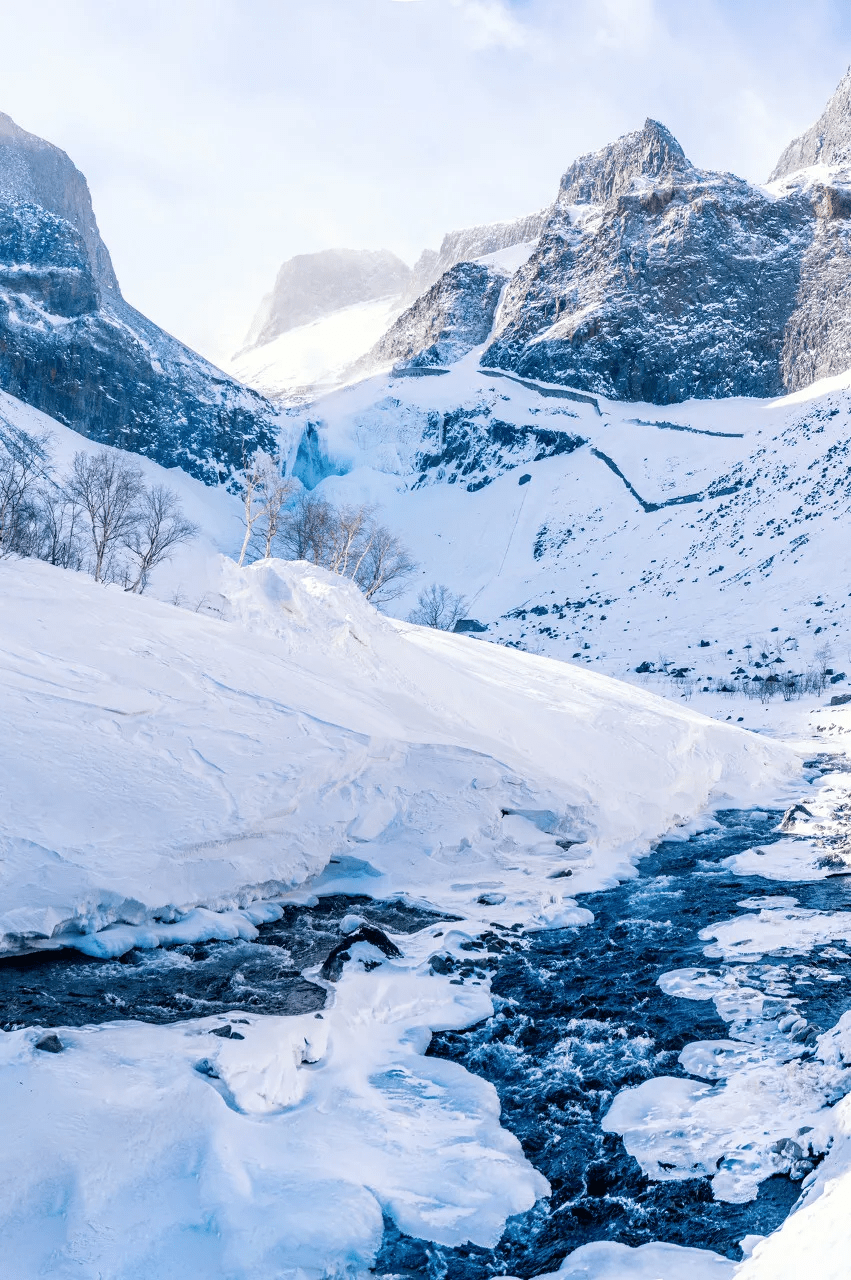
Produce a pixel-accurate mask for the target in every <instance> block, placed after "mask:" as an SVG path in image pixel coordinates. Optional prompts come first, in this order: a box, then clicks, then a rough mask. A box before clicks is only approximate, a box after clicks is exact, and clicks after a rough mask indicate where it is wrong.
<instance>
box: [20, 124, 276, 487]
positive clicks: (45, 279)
mask: <svg viewBox="0 0 851 1280" xmlns="http://www.w3.org/2000/svg"><path fill="white" fill-rule="evenodd" d="M0 387H2V389H3V390H5V391H8V392H10V393H11V394H12V395H14V396H17V397H18V399H20V400H23V401H24V402H25V403H27V404H31V405H33V406H35V408H37V409H40V410H42V412H44V413H47V414H49V415H50V416H51V417H53V418H56V419H58V420H59V421H60V422H63V423H65V424H66V425H67V426H69V427H73V428H74V430H76V431H79V432H81V434H83V435H85V436H89V437H90V438H91V439H94V440H99V441H102V442H103V443H106V444H113V445H118V446H120V447H121V448H124V449H131V450H133V451H134V452H137V453H142V454H145V455H146V456H147V457H150V458H153V459H154V460H155V461H157V462H160V463H162V464H163V465H165V466H181V467H183V468H184V470H186V471H188V472H190V473H191V474H193V475H196V476H198V477H199V478H201V479H203V480H205V481H207V482H208V483H215V482H217V481H218V480H220V479H222V478H224V477H226V476H228V475H229V474H230V471H231V469H232V468H233V467H234V466H239V465H240V464H241V461H242V457H243V454H244V452H246V451H248V452H253V450H254V448H256V447H257V446H258V445H265V446H266V447H269V446H271V444H272V442H273V441H274V439H275V436H276V431H277V414H276V411H275V410H274V409H273V408H272V406H271V405H270V404H269V403H268V402H267V401H266V400H264V399H263V397H262V396H260V395H258V394H257V393H256V392H255V391H252V390H250V389H249V388H247V387H243V386H240V385H239V384H238V383H237V382H234V381H233V380H232V379H231V378H228V377H227V376H226V375H225V374H224V373H222V372H221V371H220V370H218V369H216V368H214V366H213V365H211V364H209V363H208V362H207V361H206V360H204V359H202V357H201V356H199V355H196V354H195V352H193V351H190V350H189V348H188V347H185V346H183V344H182V343H180V342H178V341H177V340H176V339H175V338H172V337H171V336H170V335H169V334H167V333H165V332H164V331H163V330H162V329H160V328H158V327H157V326H156V325H155V324H153V323H152V322H151V321H150V320H147V319H146V318H145V317H144V316H142V315H140V313H139V312H138V311H136V310H135V309H134V308H133V307H131V306H130V305H129V304H128V303H127V302H125V300H124V299H123V298H122V296H121V291H120V289H119V287H118V281H117V279H116V276H115V272H114V270H113V266H112V261H111V259H110V256H109V251H108V250H107V248H106V245H105V244H104V243H103V240H102V239H101V237H100V232H99V231H98V227H97V222H96V220H95V215H94V211H93V209H92V202H91V196H90V195H89V189H88V186H87V184H86V180H85V178H84V177H83V175H82V173H80V171H79V170H78V169H77V168H76V167H75V165H74V164H73V163H72V162H71V160H70V159H69V158H68V156H67V155H66V154H65V152H64V151H61V150H60V149H59V148H58V147H55V146H53V145H52V144H51V143H49V142H45V141H44V140H43V139H41V138H38V137H36V136H35V135H34V134H31V133H27V132H26V130H24V129H21V128H19V126H18V125H16V124H15V122H14V121H13V120H11V119H10V118H9V116H6V115H0Z"/></svg>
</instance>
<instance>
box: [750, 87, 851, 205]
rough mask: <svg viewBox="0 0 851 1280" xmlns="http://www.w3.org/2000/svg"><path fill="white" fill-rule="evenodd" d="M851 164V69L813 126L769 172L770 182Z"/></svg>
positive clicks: (789, 148) (791, 145) (792, 144)
mask: <svg viewBox="0 0 851 1280" xmlns="http://www.w3.org/2000/svg"><path fill="white" fill-rule="evenodd" d="M849 163H851V67H849V69H848V71H846V73H845V75H844V76H843V77H842V79H841V80H840V82H839V85H838V87H837V89H836V92H835V93H834V95H833V97H832V98H831V99H830V102H828V104H827V106H826V107H825V109H824V111H823V112H822V114H821V115H820V116H819V118H818V120H817V121H816V122H815V124H814V125H812V126H811V128H809V129H808V130H807V132H806V133H804V134H802V135H801V137H800V138H794V139H793V140H792V142H790V143H789V145H788V147H787V148H786V149H785V151H784V152H783V154H782V155H781V157H780V159H779V160H778V161H777V164H776V165H775V167H774V170H773V171H772V174H771V177H770V178H769V182H776V181H778V179H780V178H786V177H788V176H789V174H791V173H797V172H798V170H800V169H809V168H812V167H813V166H815V165H847V164H849Z"/></svg>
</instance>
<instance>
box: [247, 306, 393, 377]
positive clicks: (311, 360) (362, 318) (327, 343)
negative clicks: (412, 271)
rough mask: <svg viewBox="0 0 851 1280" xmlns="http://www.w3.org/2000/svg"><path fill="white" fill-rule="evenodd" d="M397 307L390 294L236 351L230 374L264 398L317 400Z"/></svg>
mask: <svg viewBox="0 0 851 1280" xmlns="http://www.w3.org/2000/svg"><path fill="white" fill-rule="evenodd" d="M399 306H400V304H399V297H398V295H393V296H392V297H389V298H379V299H378V300H377V301H373V302H358V303H353V304H352V305H351V306H347V307H342V308H340V309H337V310H334V311H332V312H330V313H329V314H328V315H325V316H323V317H322V318H321V319H318V320H311V321H310V322H309V323H307V324H302V325H297V326H296V327H295V328H291V329H287V330H286V331H285V332H283V333H281V334H280V335H279V337H277V338H274V339H272V341H270V342H266V343H262V344H257V345H255V346H252V347H250V348H247V349H246V350H244V351H241V352H240V353H239V354H238V355H236V356H234V358H233V360H232V361H231V362H230V366H229V367H230V371H231V373H232V374H233V376H234V377H235V378H239V380H240V382H245V383H248V385H249V386H252V387H261V388H262V389H263V391H264V392H265V394H267V395H269V396H273V397H285V398H286V399H295V398H298V397H299V395H300V394H304V395H308V394H310V395H316V393H317V391H319V390H321V389H323V388H329V387H333V386H336V385H338V384H339V383H340V382H342V381H344V380H345V377H346V374H347V372H348V370H349V369H350V368H351V367H352V365H354V363H355V362H356V361H357V360H358V359H359V357H361V356H362V355H363V353H364V352H365V351H367V350H369V348H370V347H371V346H372V345H373V344H374V343H375V342H377V341H378V339H379V338H380V337H381V335H382V334H383V333H385V331H386V330H387V329H389V328H390V326H391V325H392V324H393V322H394V321H395V319H396V317H397V316H398V314H399Z"/></svg>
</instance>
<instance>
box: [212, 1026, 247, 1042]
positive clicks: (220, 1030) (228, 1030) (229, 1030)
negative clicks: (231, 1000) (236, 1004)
mask: <svg viewBox="0 0 851 1280" xmlns="http://www.w3.org/2000/svg"><path fill="white" fill-rule="evenodd" d="M210 1035H211V1036H219V1037H221V1039H222V1040H244V1039H245V1036H244V1035H243V1034H242V1032H241V1031H234V1029H233V1027H232V1026H231V1025H230V1023H229V1022H226V1023H225V1025H224V1026H223V1027H215V1028H214V1029H213V1030H212V1031H211V1032H210Z"/></svg>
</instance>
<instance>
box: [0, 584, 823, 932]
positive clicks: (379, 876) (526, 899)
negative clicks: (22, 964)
mask: <svg viewBox="0 0 851 1280" xmlns="http://www.w3.org/2000/svg"><path fill="white" fill-rule="evenodd" d="M222 572H223V577H224V583H223V591H224V594H225V596H226V597H227V599H228V601H229V606H228V607H229V611H230V620H229V621H226V622H225V621H221V620H218V619H213V618H209V617H203V616H199V615H197V614H194V613H190V612H188V611H186V610H182V609H179V608H174V607H170V606H168V605H163V604H160V603H157V602H156V601H153V600H149V599H146V598H144V597H143V598H139V597H135V596H128V595H125V594H124V593H123V592H122V591H120V590H118V589H117V588H112V587H106V588H105V587H102V586H98V585H96V584H95V583H93V582H92V581H91V580H90V579H88V578H86V577H84V576H81V575H77V574H73V573H69V572H65V571H62V570H58V569H55V568H53V567H51V566H48V565H45V564H42V563H39V562H33V561H27V562H4V563H2V564H0V589H2V591H3V593H4V597H5V601H6V605H5V607H4V609H3V612H2V616H0V660H2V662H3V666H4V668H5V672H6V678H5V680H4V682H3V686H2V690H0V716H2V721H3V724H4V729H5V732H4V734H3V736H2V741H0V765H2V769H3V776H4V779H5V782H6V786H5V793H6V804H5V806H4V808H3V811H2V815H0V849H1V850H2V856H3V865H2V871H0V895H2V896H0V901H2V907H3V909H2V915H0V934H2V936H3V937H4V939H5V945H6V946H7V947H10V946H12V947H22V946H32V945H45V944H47V945H67V944H69V943H70V944H74V943H75V942H76V943H79V942H82V944H83V946H84V948H85V949H87V950H89V951H92V952H93V953H95V954H117V953H118V952H117V948H118V947H119V946H123V945H125V944H127V945H133V943H132V941H130V939H131V938H133V937H138V938H139V939H140V941H139V942H137V943H136V944H135V945H155V943H156V941H157V936H158V935H159V940H160V941H162V940H166V939H167V938H169V937H170V935H169V932H168V930H167V929H163V928H162V926H165V925H173V924H180V925H181V927H182V929H183V934H184V935H185V938H184V940H191V939H192V938H196V937H198V936H201V935H202V934H203V929H201V928H200V925H201V923H202V918H201V917H197V916H196V917H195V919H194V923H193V921H191V920H187V914H188V912H189V911H190V910H192V909H193V908H195V907H199V906H200V907H205V908H208V909H212V910H216V911H223V910H230V911H234V910H244V908H245V907H247V906H248V905H250V904H251V903H252V902H254V901H256V900H257V899H270V898H274V897H276V896H280V895H281V894H283V893H285V892H286V891H287V890H293V889H294V887H295V886H299V885H301V886H305V888H304V891H305V892H308V891H309V892H316V891H333V890H334V889H335V888H341V887H348V888H357V889H359V890H363V889H364V888H366V891H367V892H369V893H371V894H373V896H378V895H383V894H388V893H398V892H404V893H408V894H410V895H414V896H417V895H418V896H420V897H423V898H430V899H431V900H433V901H436V902H439V903H441V904H442V905H444V906H446V907H453V908H454V909H456V910H458V911H459V914H462V915H464V916H465V917H469V916H470V915H473V916H478V917H482V916H483V915H484V916H486V917H487V918H488V919H503V920H505V919H508V920H511V921H514V920H518V919H520V920H525V921H527V922H529V923H537V924H539V925H546V924H547V923H580V922H581V921H582V920H583V919H588V913H587V912H585V911H584V910H583V909H581V908H578V907H577V906H576V904H575V902H574V900H573V898H572V897H571V896H568V895H566V893H565V892H564V890H565V887H566V886H567V885H568V884H569V888H570V890H571V893H574V892H576V891H585V890H590V889H595V888H600V887H602V886H604V885H606V884H611V883H613V882H614V881H615V880H616V879H618V878H620V877H623V876H626V875H630V874H632V873H633V871H632V868H633V863H634V860H635V858H636V857H637V856H639V855H640V854H641V853H642V852H644V851H645V850H646V848H647V846H648V844H649V843H650V842H651V841H652V840H654V839H656V838H657V837H659V836H661V835H662V834H663V833H665V832H666V831H668V830H669V829H670V828H672V827H674V826H676V825H677V824H678V823H683V822H686V821H688V820H690V819H692V818H693V817H694V816H695V815H696V814H697V813H698V812H699V811H700V810H702V809H703V808H704V807H705V806H706V805H707V804H711V803H716V802H722V801H723V802H725V803H735V804H738V805H745V804H748V803H754V802H756V801H757V800H758V799H759V798H762V799H763V800H765V799H766V798H767V797H769V796H771V795H773V794H776V792H777V791H778V789H782V788H783V786H784V784H785V783H786V782H787V781H788V780H790V779H791V778H792V777H794V776H795V774H796V772H797V768H798V766H797V763H796V758H795V756H794V755H793V754H792V753H791V752H789V751H787V750H786V749H785V748H783V747H781V746H779V745H776V744H773V743H770V742H768V741H765V740H762V739H760V738H756V737H754V736H752V735H749V734H746V733H744V732H742V731H740V730H737V729H734V728H731V727H728V726H724V725H718V724H715V723H713V722H712V721H709V720H707V719H705V718H704V717H702V716H700V715H698V714H696V713H694V712H692V711H690V710H687V709H685V708H681V707H677V706H674V705H672V704H670V703H667V702H665V701H663V700H661V699H659V698H656V697H654V696H653V695H651V694H648V693H645V692H644V691H641V690H637V689H635V688H632V687H628V686H626V685H623V684H619V683H617V682H615V681H612V680H610V679H607V678H606V677H603V676H599V675H596V674H594V673H591V672H588V671H582V670H579V669H577V668H575V667H570V666H566V665H563V664H561V663H558V662H555V661H552V660H549V659H544V658H538V657H534V656H531V655H528V654H520V653H516V652H513V651H510V650H506V649H502V648H499V647H496V646H491V645H484V644H481V643H479V642H477V641H474V640H470V639H467V638H465V637H459V636H452V635H446V634H443V633H440V632H435V631H430V630H428V629H423V628H418V627H413V626H410V625H408V624H405V623H400V622H396V621H393V620H390V619H387V618H384V617H382V616H381V615H380V614H378V613H377V612H376V611H375V610H374V609H373V608H372V607H371V606H370V605H369V604H368V603H367V602H366V601H365V600H364V598H363V597H362V596H361V595H360V593H359V592H358V591H357V589H356V588H355V587H354V586H352V585H351V584H349V583H347V582H341V581H340V579H338V578H335V577H333V576H332V575H330V574H327V573H324V572H323V571H322V570H317V569H313V568H310V567H308V566H306V565H304V564H298V563H296V564H293V563H285V562H281V561H271V562H265V563H261V564H258V565H255V566H252V567H251V568H250V569H246V570H238V569H237V568H236V567H235V566H234V565H233V564H232V562H229V561H223V562H222ZM46 799H47V800H48V801H49V802H48V803H46ZM554 877H558V878H554ZM485 908H486V910H485ZM207 923H208V924H209V921H207ZM117 924H120V925H123V926H128V927H130V928H131V929H137V930H140V931H141V933H139V934H137V935H132V934H130V933H127V932H126V931H125V933H124V934H123V935H121V938H119V937H118V936H117V935H113V937H112V938H111V939H110V938H109V937H104V935H103V934H102V933H100V931H102V930H103V929H105V928H106V927H108V926H113V925H117ZM195 926H198V927H197V928H196V927H195ZM223 927H226V928H228V929H235V930H236V932H237V934H239V936H251V932H250V930H251V927H252V921H251V919H249V918H247V917H246V925H245V928H246V930H247V932H240V930H241V929H242V928H243V926H242V925H240V924H239V923H238V922H237V921H235V920H234V918H233V917H231V919H230V920H229V921H228V922H227V923H226V924H223ZM98 933H100V938H101V942H102V943H103V945H104V947H105V948H106V950H105V951H98V949H97V948H98V945H99V944H98V943H95V942H93V941H92V940H91V935H93V934H98ZM217 936H218V935H217ZM226 936H227V935H226ZM231 936H232V935H231ZM122 939H123V941H122ZM172 940H176V938H175V939H172Z"/></svg>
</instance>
